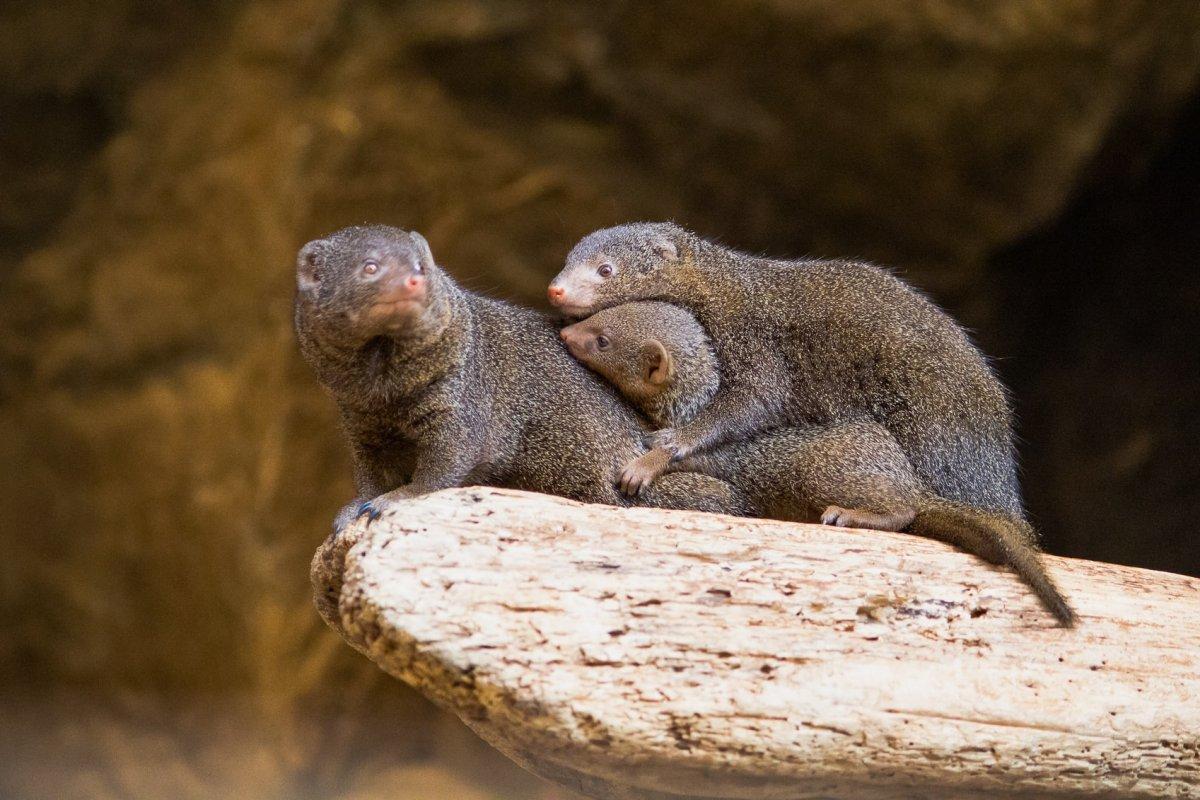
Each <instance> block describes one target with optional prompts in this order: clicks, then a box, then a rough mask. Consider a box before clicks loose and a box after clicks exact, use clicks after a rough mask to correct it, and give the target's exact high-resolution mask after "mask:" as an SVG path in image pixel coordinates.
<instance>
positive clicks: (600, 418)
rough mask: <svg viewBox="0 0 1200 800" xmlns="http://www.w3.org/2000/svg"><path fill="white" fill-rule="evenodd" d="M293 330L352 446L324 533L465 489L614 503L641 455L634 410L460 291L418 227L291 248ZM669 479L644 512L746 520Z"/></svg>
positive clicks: (715, 492) (368, 229)
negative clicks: (345, 493)
mask: <svg viewBox="0 0 1200 800" xmlns="http://www.w3.org/2000/svg"><path fill="white" fill-rule="evenodd" d="M295 325H296V333H297V336H298V338H299V341H300V349H301V352H302V353H303V355H304V357H305V359H306V360H307V361H308V363H309V364H310V365H311V366H312V368H313V369H314V371H315V372H316V374H317V377H318V379H319V380H320V382H321V383H322V384H323V385H324V386H325V388H326V389H327V390H328V391H329V392H330V393H331V394H332V395H333V398H334V400H335V401H336V402H337V405H338V408H339V410H340V412H341V417H342V422H343V426H344V428H345V431H346V434H347V437H348V438H349V441H350V445H351V449H352V453H353V459H354V480H355V487H356V491H357V495H358V496H357V498H356V499H355V500H354V501H352V502H351V503H349V504H347V505H346V506H345V507H344V508H343V509H342V511H341V512H340V513H339V514H338V516H337V520H336V522H335V528H340V527H341V526H343V525H345V524H346V523H347V522H348V521H349V520H351V519H353V518H354V517H356V516H358V515H367V516H369V517H371V518H375V517H376V516H378V515H379V514H380V513H382V511H383V510H384V509H385V508H386V506H387V504H388V503H389V502H392V501H395V500H400V499H403V498H407V497H412V496H414V495H417V494H423V493H425V492H430V491H434V490H437V489H444V488H449V487H454V486H463V485H468V484H489V485H494V486H504V487H508V488H515V489H528V490H531V491H538V492H546V493H550V494H558V495H562V496H565V497H570V498H573V499H576V500H582V501H586V502H595V503H609V504H614V505H624V504H625V503H624V502H623V500H622V495H621V494H620V492H618V491H617V490H616V488H615V484H616V470H617V467H618V466H619V465H620V464H621V463H622V462H623V461H624V460H626V459H629V458H632V457H633V456H635V455H637V454H638V453H639V452H641V450H642V444H641V441H642V438H643V437H644V435H645V433H646V432H647V428H646V427H645V425H644V424H643V423H642V421H641V418H640V417H639V415H638V414H637V413H636V412H635V411H634V410H633V409H631V408H630V407H629V406H628V405H627V404H626V403H625V402H624V401H623V399H622V398H620V397H619V396H618V395H617V394H616V393H615V392H614V391H613V389H612V388H611V387H610V386H608V385H607V384H606V383H604V382H603V381H602V380H600V379H598V378H597V377H596V376H595V375H594V374H593V373H591V372H589V371H588V370H587V369H586V368H584V367H583V366H582V365H580V364H579V363H578V362H576V361H575V360H574V359H572V358H571V357H570V356H569V355H568V354H567V353H566V352H565V351H564V350H563V348H562V345H561V343H560V342H559V341H558V330H557V327H556V325H555V324H554V323H553V321H552V320H551V319H550V318H549V317H548V316H547V315H545V314H540V313H538V312H535V311H533V310H530V309H524V308H518V307H516V306H513V305H509V304H507V303H503V302H500V301H498V300H493V299H490V298H487V297H481V296H479V295H476V294H473V293H471V292H468V291H465V290H464V289H462V288H461V287H459V286H458V285H457V284H456V283H455V282H454V280H453V279H452V278H450V276H449V275H447V274H446V273H445V272H443V271H442V270H441V269H440V268H439V267H437V266H436V265H435V263H434V259H433V255H432V253H431V252H430V249H429V245H428V244H427V243H426V241H425V239H424V238H423V237H422V236H421V235H420V234H418V233H409V232H406V231H403V230H400V229H398V228H392V227H386V226H363V227H351V228H345V229H343V230H340V231H338V232H336V233H334V234H331V235H329V236H327V237H325V238H322V239H317V240H315V241H312V242H309V243H308V244H306V245H304V247H303V248H301V250H300V252H299V255H298V257H297V292H296V300H295ZM670 477H672V478H675V479H676V480H673V481H672V482H671V483H670V484H668V485H664V486H663V487H661V488H662V490H661V491H660V492H657V493H654V494H651V495H649V496H647V497H646V498H644V503H643V504H646V505H656V506H662V507H667V508H689V509H695V510H701V511H718V512H725V513H744V511H745V509H744V504H743V500H742V498H741V497H740V496H739V495H737V493H736V492H734V491H733V489H732V488H731V487H729V486H728V485H727V484H725V483H723V482H721V481H719V480H717V479H715V478H711V477H709V476H705V475H698V474H693V473H680V474H678V475H672V476H670ZM385 493H386V494H385Z"/></svg>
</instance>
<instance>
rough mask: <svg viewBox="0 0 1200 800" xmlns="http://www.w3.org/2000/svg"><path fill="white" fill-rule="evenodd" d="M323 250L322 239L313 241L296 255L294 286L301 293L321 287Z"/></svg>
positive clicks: (323, 241)
mask: <svg viewBox="0 0 1200 800" xmlns="http://www.w3.org/2000/svg"><path fill="white" fill-rule="evenodd" d="M324 248H325V240H324V239H314V240H312V241H311V242H309V243H308V244H306V245H304V247H301V248H300V252H299V253H298V254H297V255H296V286H298V287H299V289H300V291H302V292H309V291H312V290H313V289H316V288H317V287H318V286H320V285H321V251H322V250H323V249H324Z"/></svg>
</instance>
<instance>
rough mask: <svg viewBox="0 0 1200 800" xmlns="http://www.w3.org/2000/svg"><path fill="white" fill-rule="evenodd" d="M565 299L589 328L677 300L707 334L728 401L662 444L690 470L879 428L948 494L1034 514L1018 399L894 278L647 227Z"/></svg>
mask: <svg viewBox="0 0 1200 800" xmlns="http://www.w3.org/2000/svg"><path fill="white" fill-rule="evenodd" d="M602 263H610V264H612V265H613V266H614V268H615V271H614V274H613V275H612V276H611V277H610V278H608V279H598V278H597V277H596V272H597V267H598V265H600V264H602ZM555 284H557V285H560V286H564V287H567V288H568V289H569V293H570V295H571V296H572V297H575V298H581V299H582V305H578V306H575V307H568V308H565V309H564V310H566V311H567V312H568V313H570V314H572V315H573V316H579V317H583V316H587V315H588V314H590V313H593V312H595V311H596V310H599V309H602V308H606V307H609V306H613V305H618V304H620V303H627V302H630V301H634V300H663V301H667V302H671V303H675V304H678V305H680V306H683V307H685V308H688V309H689V310H691V311H692V312H693V313H694V314H695V315H696V317H697V318H698V319H699V321H700V324H701V325H703V327H704V329H705V330H706V331H707V332H708V334H709V336H710V338H711V340H712V343H713V347H714V348H715V350H716V353H717V357H718V359H719V362H720V366H721V381H722V386H721V389H720V391H718V392H717V394H716V396H715V397H714V398H713V400H712V402H711V403H709V404H708V405H707V406H706V407H705V408H704V410H703V411H702V412H701V413H699V414H698V415H697V416H696V417H695V418H694V419H693V420H691V421H690V422H688V423H686V424H684V425H681V426H679V427H678V428H675V429H667V430H665V431H662V432H660V434H662V435H659V436H656V443H657V444H660V445H664V446H667V447H669V448H673V449H674V450H675V451H676V453H677V455H678V456H684V455H687V454H689V453H692V452H694V451H697V450H702V449H704V448H706V447H711V446H713V445H716V444H720V443H723V442H728V441H736V440H740V439H744V438H745V437H747V436H749V435H751V434H753V433H756V432H758V431H762V430H766V429H769V428H772V427H777V426H779V425H784V424H812V423H816V424H829V423H844V422H851V421H874V422H878V423H879V424H881V425H883V426H884V427H885V428H887V430H888V431H889V432H890V433H891V434H892V436H894V437H895V439H896V441H898V442H899V443H900V446H901V448H902V449H903V450H904V453H905V454H906V455H907V456H908V459H909V461H910V462H911V463H912V466H913V468H914V469H915V470H916V473H917V475H918V476H919V478H920V479H921V480H922V482H923V483H925V484H926V485H928V486H929V487H931V488H932V489H933V490H934V491H936V492H937V493H938V494H939V495H941V496H943V497H946V498H948V499H951V500H956V501H961V502H965V503H969V504H971V505H972V506H975V507H977V508H981V509H986V510H989V511H1002V512H1005V513H1007V514H1009V515H1012V516H1014V517H1020V516H1021V515H1022V507H1021V499H1020V492H1019V489H1018V485H1017V474H1016V466H1015V458H1014V451H1013V444H1012V432H1011V413H1010V411H1009V406H1008V401H1007V397H1006V395H1005V392H1004V389H1003V387H1002V386H1001V384H1000V382H999V380H998V379H997V378H996V376H995V375H994V374H993V372H992V370H991V369H990V367H989V366H988V364H987V363H986V361H985V360H984V358H983V356H982V355H981V354H980V352H979V351H978V349H976V348H975V346H974V345H973V344H972V343H971V342H970V341H969V340H968V338H967V336H966V334H965V333H964V332H963V330H962V329H961V328H960V327H959V326H958V325H957V324H956V323H955V322H954V321H953V320H952V319H951V318H950V317H949V316H948V315H946V314H945V313H944V312H943V311H941V310H940V309H939V308H937V307H936V306H935V305H934V304H933V303H931V302H930V301H929V300H927V299H926V298H925V297H923V296H922V295H920V294H919V293H917V292H916V291H914V290H913V289H912V288H911V287H909V286H907V285H906V284H904V283H903V282H902V281H900V280H899V279H898V278H896V277H895V276H893V275H891V274H890V273H888V272H887V271H885V270H882V269H879V268H877V267H874V266H870V265H867V264H860V263H854V262H848V261H817V260H801V261H777V260H770V259H764V258H757V257H755V256H751V255H747V254H744V253H738V252H735V251H733V250H729V249H727V248H724V247H720V246H718V245H716V244H713V243H711V242H707V241H704V240H703V239H700V238H699V237H697V236H696V235H695V234H692V233H690V232H688V231H686V230H684V229H683V228H680V227H679V226H677V225H673V224H670V223H640V224H632V225H623V226H619V227H616V228H608V229H605V230H601V231H597V232H595V233H593V234H590V235H589V236H587V237H585V238H584V239H583V240H582V241H580V242H579V244H577V245H576V246H575V248H574V249H573V250H572V251H571V253H570V255H569V256H568V257H567V263H566V266H565V267H564V269H563V270H562V272H561V273H560V274H559V276H558V277H557V278H556V279H555Z"/></svg>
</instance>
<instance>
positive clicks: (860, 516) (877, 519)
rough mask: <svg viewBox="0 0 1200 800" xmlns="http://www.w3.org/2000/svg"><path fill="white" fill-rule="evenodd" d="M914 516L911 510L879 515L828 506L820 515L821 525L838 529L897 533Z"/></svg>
mask: <svg viewBox="0 0 1200 800" xmlns="http://www.w3.org/2000/svg"><path fill="white" fill-rule="evenodd" d="M916 516H917V512H916V511H915V510H914V509H911V508H905V509H902V510H898V511H891V512H885V513H882V514H879V513H876V512H874V511H865V510H863V509H861V508H842V507H841V506H829V507H828V508H826V509H825V511H824V513H822V514H821V524H822V525H833V526H835V527H838V528H867V529H869V530H873V531H899V530H903V529H904V528H907V527H908V526H909V524H911V523H912V521H913V519H914V518H915V517H916Z"/></svg>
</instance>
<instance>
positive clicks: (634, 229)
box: [547, 222, 698, 317]
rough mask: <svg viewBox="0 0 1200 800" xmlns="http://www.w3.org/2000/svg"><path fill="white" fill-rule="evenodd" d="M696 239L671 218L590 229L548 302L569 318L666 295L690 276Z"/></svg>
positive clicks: (571, 255) (569, 258)
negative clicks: (595, 229) (592, 231)
mask: <svg viewBox="0 0 1200 800" xmlns="http://www.w3.org/2000/svg"><path fill="white" fill-rule="evenodd" d="M697 241H698V240H697V239H696V237H695V235H694V234H692V233H689V232H688V231H686V230H684V229H683V228H681V227H679V226H678V225H675V224H674V223H670V222H638V223H634V224H631V225H618V226H617V227H615V228H605V229H603V230H599V231H596V232H595V233H590V234H588V235H587V236H585V237H583V239H581V240H580V241H579V244H577V245H575V247H574V249H572V250H571V252H570V253H569V254H568V255H567V263H566V266H564V267H563V269H562V271H561V272H559V273H558V275H557V276H556V277H555V278H554V280H553V281H552V282H551V283H550V288H549V290H548V292H547V294H548V296H549V298H550V303H551V304H552V305H554V306H556V307H557V308H559V309H560V310H562V311H563V313H565V314H566V315H567V316H570V317H586V316H588V315H589V314H592V313H595V312H596V311H598V310H600V309H602V308H608V307H609V306H614V305H617V304H619V303H628V302H630V301H633V300H654V299H657V298H662V297H664V296H666V295H667V294H668V293H669V291H670V290H671V288H672V286H675V285H678V284H679V283H680V282H681V281H684V280H687V278H688V276H687V274H686V273H687V272H688V271H689V270H691V269H693V268H694V262H693V259H692V258H691V256H692V253H693V251H694V250H695V246H696V243H697Z"/></svg>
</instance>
